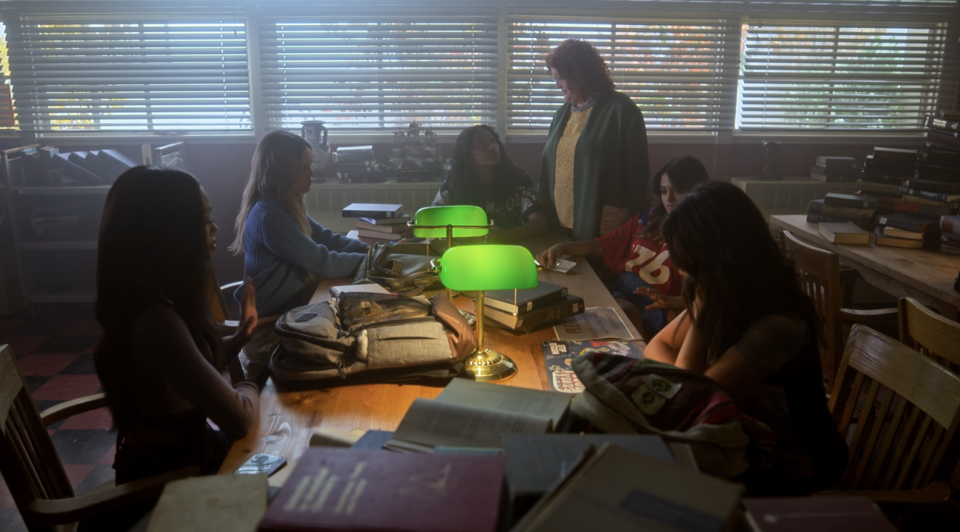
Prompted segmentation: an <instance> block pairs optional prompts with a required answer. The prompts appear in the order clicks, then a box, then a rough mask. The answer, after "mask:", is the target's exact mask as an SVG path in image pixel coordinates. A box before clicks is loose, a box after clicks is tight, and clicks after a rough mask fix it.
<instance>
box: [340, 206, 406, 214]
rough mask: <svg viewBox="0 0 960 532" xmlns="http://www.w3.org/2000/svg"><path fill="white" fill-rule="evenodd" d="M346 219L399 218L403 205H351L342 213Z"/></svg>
mask: <svg viewBox="0 0 960 532" xmlns="http://www.w3.org/2000/svg"><path fill="white" fill-rule="evenodd" d="M341 214H342V215H343V217H344V218H397V217H399V216H400V215H401V214H403V205H402V204H394V203H351V204H350V205H347V206H346V207H344V208H343V211H342V212H341Z"/></svg>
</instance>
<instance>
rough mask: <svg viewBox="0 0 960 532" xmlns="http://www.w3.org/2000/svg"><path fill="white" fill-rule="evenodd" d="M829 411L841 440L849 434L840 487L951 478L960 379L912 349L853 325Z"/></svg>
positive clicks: (957, 447)
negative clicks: (849, 438) (842, 436)
mask: <svg viewBox="0 0 960 532" xmlns="http://www.w3.org/2000/svg"><path fill="white" fill-rule="evenodd" d="M878 401H879V404H878ZM829 406H830V409H831V412H833V413H834V418H835V419H837V420H838V429H839V430H840V433H841V434H849V432H850V430H851V429H853V437H852V439H851V440H850V460H849V464H848V466H847V471H846V473H845V476H844V478H843V485H844V487H846V488H849V489H867V490H869V489H893V490H902V489H917V488H922V487H924V486H926V485H927V484H929V483H930V482H931V481H932V480H943V479H944V477H947V478H948V477H949V474H950V473H951V472H952V471H951V468H952V466H953V465H954V464H955V463H956V460H957V457H958V451H960V439H958V438H957V428H958V425H960V377H958V376H957V375H955V374H953V373H951V372H950V371H949V370H947V369H946V368H944V367H942V366H940V365H939V364H937V363H936V362H935V361H933V360H931V359H929V358H926V357H924V356H923V355H921V354H920V353H918V352H917V351H914V350H912V349H910V348H909V347H907V346H905V345H903V344H901V343H899V342H897V341H895V340H893V339H891V338H888V337H886V336H884V335H882V334H880V333H878V332H876V331H874V330H872V329H870V328H869V327H864V326H862V325H855V326H854V327H853V329H852V331H851V334H850V339H849V341H848V342H847V348H846V350H845V351H844V355H843V359H842V360H841V363H840V368H839V372H838V374H837V382H836V384H835V386H834V388H833V393H832V394H831V397H830V404H829ZM891 408H892V409H893V410H892V411H893V414H892V415H891ZM854 424H855V425H856V426H855V428H854V427H853V426H852V425H854ZM868 472H869V473H868ZM880 475H883V478H882V479H881V478H879V477H880Z"/></svg>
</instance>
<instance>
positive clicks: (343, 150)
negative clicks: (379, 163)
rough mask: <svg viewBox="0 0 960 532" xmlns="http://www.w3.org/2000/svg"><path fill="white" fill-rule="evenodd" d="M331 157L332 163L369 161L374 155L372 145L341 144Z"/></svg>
mask: <svg viewBox="0 0 960 532" xmlns="http://www.w3.org/2000/svg"><path fill="white" fill-rule="evenodd" d="M331 158H332V159H333V163H334V164H337V163H352V162H357V161H369V160H373V159H375V158H376V157H375V156H374V154H373V146H343V147H339V148H337V151H335V152H333V154H332V156H331Z"/></svg>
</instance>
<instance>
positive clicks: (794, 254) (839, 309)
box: [780, 231, 897, 390]
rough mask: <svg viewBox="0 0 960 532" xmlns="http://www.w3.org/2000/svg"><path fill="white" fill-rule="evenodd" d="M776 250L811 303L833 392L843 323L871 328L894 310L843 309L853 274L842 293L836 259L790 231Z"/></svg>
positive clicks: (783, 234)
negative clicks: (796, 275)
mask: <svg viewBox="0 0 960 532" xmlns="http://www.w3.org/2000/svg"><path fill="white" fill-rule="evenodd" d="M780 247H781V249H782V250H783V252H784V254H785V255H786V256H787V257H789V258H790V259H792V260H793V261H794V263H795V265H796V268H797V272H798V273H799V274H800V283H801V285H802V287H803V291H804V292H806V294H807V295H808V296H810V299H811V300H812V301H813V304H814V306H815V307H816V310H817V315H818V316H819V317H820V320H821V324H822V325H823V344H822V347H821V349H820V364H821V366H823V373H824V375H826V376H827V389H828V390H830V389H832V388H833V382H834V376H835V375H836V368H837V366H838V365H839V363H840V357H841V355H842V354H843V344H844V335H843V322H850V323H863V324H866V325H873V324H877V323H882V322H884V321H887V320H892V319H894V316H896V312H897V310H896V309H894V308H890V309H880V310H854V309H849V308H844V306H843V304H844V292H845V291H846V292H848V296H847V304H849V293H851V292H852V288H851V287H852V284H853V283H852V281H853V280H854V279H855V277H856V276H857V273H856V270H850V269H847V270H846V273H845V274H844V275H845V276H846V277H847V281H848V282H847V283H846V290H845V286H844V283H843V282H842V279H841V268H840V257H839V256H838V255H837V254H836V253H834V252H832V251H827V250H825V249H821V248H818V247H816V246H811V245H810V244H807V243H805V242H802V241H800V240H799V239H797V237H795V236H793V234H792V233H791V232H790V231H781V232H780Z"/></svg>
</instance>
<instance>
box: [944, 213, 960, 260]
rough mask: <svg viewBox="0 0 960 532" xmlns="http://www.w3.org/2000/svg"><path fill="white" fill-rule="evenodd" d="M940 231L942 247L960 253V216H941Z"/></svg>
mask: <svg viewBox="0 0 960 532" xmlns="http://www.w3.org/2000/svg"><path fill="white" fill-rule="evenodd" d="M940 231H941V233H940V244H941V248H940V249H942V250H943V251H952V252H954V253H960V216H957V215H950V216H941V217H940Z"/></svg>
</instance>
